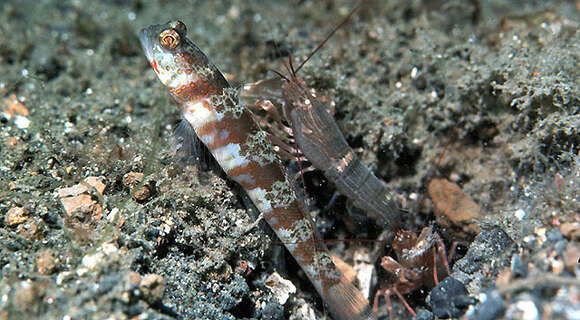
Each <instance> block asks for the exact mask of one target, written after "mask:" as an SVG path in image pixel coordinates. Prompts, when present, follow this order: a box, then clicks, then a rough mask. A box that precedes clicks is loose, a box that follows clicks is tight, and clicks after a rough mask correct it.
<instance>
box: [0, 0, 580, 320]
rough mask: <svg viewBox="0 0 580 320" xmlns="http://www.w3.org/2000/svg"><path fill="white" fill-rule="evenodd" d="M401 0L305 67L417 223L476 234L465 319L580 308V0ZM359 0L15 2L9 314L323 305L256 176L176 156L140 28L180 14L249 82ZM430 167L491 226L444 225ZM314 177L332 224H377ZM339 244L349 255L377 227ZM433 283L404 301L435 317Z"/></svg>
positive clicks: (91, 315) (0, 37) (2, 265)
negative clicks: (282, 236) (264, 211)
mask: <svg viewBox="0 0 580 320" xmlns="http://www.w3.org/2000/svg"><path fill="white" fill-rule="evenodd" d="M401 3H405V4H400V3H398V2H397V1H379V0H377V1H366V2H365V4H363V6H362V8H361V9H360V10H359V12H357V13H356V14H355V15H354V17H353V18H352V20H351V22H349V23H348V24H346V26H345V27H343V28H342V29H341V30H339V31H338V32H337V34H336V35H335V36H334V37H333V38H332V39H331V40H330V41H329V42H328V43H327V45H326V47H325V48H324V49H323V50H322V51H321V52H319V53H318V54H317V55H316V56H315V57H314V58H313V59H312V60H311V61H310V62H309V63H308V64H307V65H306V67H305V68H304V69H303V70H301V71H300V75H301V76H303V77H304V78H305V80H306V82H307V83H308V85H309V86H311V87H312V88H315V89H317V90H318V93H319V95H325V96H327V97H328V99H332V100H333V101H334V102H335V104H336V111H335V113H334V117H335V119H336V120H337V122H338V124H339V126H340V127H341V129H342V131H343V132H344V134H345V136H346V138H347V140H348V142H349V143H350V144H351V146H352V147H353V148H355V150H357V151H359V152H360V156H361V159H362V160H363V162H364V163H365V164H367V165H368V166H369V167H371V168H372V169H373V170H374V171H375V173H376V174H377V176H378V177H380V178H381V179H383V180H384V181H385V182H387V183H388V184H389V186H390V187H392V188H393V189H394V190H395V191H396V193H397V199H398V201H399V202H400V203H401V204H403V205H404V207H405V209H406V214H405V215H404V220H403V221H401V225H402V226H403V227H405V228H406V229H410V230H414V231H419V230H420V229H421V228H422V227H424V226H426V225H429V224H430V223H434V225H435V229H436V230H438V231H439V233H440V234H441V235H442V237H443V238H444V240H445V243H446V244H447V248H449V247H450V245H451V243H452V242H453V241H456V240H462V241H464V242H468V243H469V242H470V241H472V240H473V239H474V238H475V240H474V241H473V242H472V243H471V246H470V248H469V251H468V252H467V253H466V252H459V253H458V255H459V256H458V257H461V256H464V258H463V259H461V260H459V261H457V262H455V261H456V260H457V257H456V258H455V259H454V260H453V261H454V262H455V264H454V267H453V272H452V273H453V277H454V278H456V279H457V280H459V281H460V282H461V283H463V284H464V285H465V287H466V289H467V291H468V293H469V294H470V296H471V297H473V298H475V299H474V300H473V301H472V302H473V303H475V305H474V306H472V307H470V308H469V310H468V311H467V314H466V316H467V317H468V318H477V319H493V318H495V317H500V318H508V319H524V318H525V319H541V318H559V319H578V318H580V302H579V301H580V283H579V280H578V278H579V277H580V270H579V267H578V264H577V259H578V256H579V255H580V244H579V243H578V239H579V238H580V226H579V225H578V221H579V215H580V204H579V200H580V192H579V187H578V184H580V174H579V170H580V157H579V152H580V151H579V150H580V136H579V135H578V129H577V128H578V127H580V115H579V110H580V99H579V93H580V88H579V81H578V80H579V74H580V73H579V71H578V70H579V68H578V60H579V55H580V31H579V23H580V14H579V11H580V2H577V1H551V2H545V1H490V2H478V1H459V0H458V1H410V3H412V4H407V2H403V1H401ZM353 5H354V4H353V3H352V2H346V1H288V2H284V1H280V2H277V1H252V2H251V3H250V2H249V1H215V2H214V1H138V0H135V1H113V0H108V1H100V2H97V1H56V0H47V1H2V2H0V109H1V110H2V112H3V113H2V114H1V115H0V131H1V135H0V176H1V180H0V250H1V251H0V318H2V319H28V318H39V319H128V318H133V317H136V318H139V319H166V318H179V319H195V318H197V319H237V318H256V319H284V318H290V319H309V318H308V317H309V316H308V314H309V312H310V313H311V315H310V316H311V317H312V316H314V314H315V315H316V318H324V317H325V314H326V313H325V310H324V307H323V305H322V304H321V302H320V299H319V298H318V296H317V294H316V293H315V291H314V289H313V287H312V286H311V285H310V284H309V283H308V280H307V279H306V278H305V276H304V275H303V274H302V273H301V272H300V271H299V268H298V267H297V265H296V264H295V262H294V261H293V260H292V258H291V257H290V256H289V255H288V254H286V253H285V251H284V249H283V247H282V246H280V245H279V244H276V243H275V241H277V239H276V237H275V236H274V235H273V233H272V232H271V230H270V229H269V227H268V226H267V224H265V223H264V222H261V223H259V224H257V225H256V226H255V227H253V228H252V223H253V222H254V221H255V219H256V217H257V215H258V213H257V211H256V209H255V208H254V207H252V206H251V205H249V204H248V203H249V201H248V199H247V198H246V197H245V195H244V193H243V190H241V189H240V188H239V187H237V186H236V185H235V184H234V183H232V182H230V181H228V180H227V179H225V178H224V176H223V175H220V173H219V172H217V171H201V172H200V171H198V170H197V168H196V167H195V166H186V165H183V164H181V163H179V162H176V161H175V160H174V155H173V154H174V150H173V146H174V145H175V142H174V138H173V130H174V128H175V127H176V125H177V123H178V122H179V120H180V115H179V114H178V111H177V108H176V107H175V106H174V105H173V104H172V102H171V101H170V99H169V95H168V94H167V92H166V89H165V88H164V87H163V86H162V84H161V83H159V81H158V80H157V79H156V76H155V75H154V73H153V71H152V70H150V67H149V65H148V64H147V62H146V59H145V57H144V56H143V53H142V51H141V48H140V44H139V41H138V38H137V32H138V31H139V29H140V28H142V27H144V26H147V25H149V24H153V23H160V22H166V21H168V20H174V19H181V20H182V21H184V22H185V24H186V25H187V27H188V35H189V37H190V38H192V39H193V40H194V41H195V42H196V43H197V44H198V45H199V47H200V48H202V49H203V50H204V51H205V52H206V54H207V55H208V56H209V57H210V58H211V59H212V60H213V62H214V63H215V64H216V65H217V66H218V68H219V69H220V70H221V71H222V72H223V73H224V74H226V75H227V76H228V78H229V79H231V80H232V83H233V84H235V85H240V84H242V83H247V82H253V81H257V80H260V79H264V78H266V77H271V76H273V73H271V72H269V71H268V70H269V69H275V70H283V65H282V62H281V60H280V59H277V58H276V56H277V55H282V56H284V57H283V58H282V59H283V60H286V59H287V54H288V53H290V54H291V55H292V57H294V58H295V61H299V60H302V59H303V58H304V57H305V55H306V54H308V53H309V52H310V51H311V50H312V49H313V48H314V47H315V46H316V45H317V43H318V42H319V41H320V39H322V38H323V37H324V35H325V34H326V33H327V32H329V31H330V29H331V28H332V27H333V26H334V25H336V24H337V23H338V22H339V21H340V19H341V18H342V17H343V16H345V15H346V14H347V13H348V11H349V10H350V8H351V7H352V6H353ZM15 99H16V100H17V101H15ZM129 173H143V174H144V178H142V179H141V183H139V182H136V183H133V184H131V183H130V181H128V180H129V179H128V177H127V176H126V175H127V174H129ZM133 175H134V174H133ZM87 177H99V179H100V181H101V183H103V184H104V185H106V188H105V189H104V191H100V190H99V188H98V187H97V186H95V188H92V187H91V184H88V183H87V182H83V181H85V180H86V178H87ZM124 177H125V179H124ZM433 178H444V179H447V180H450V181H453V182H454V183H456V184H457V185H458V186H459V187H460V188H461V190H462V192H463V193H464V194H465V195H466V196H467V197H469V198H471V199H473V201H475V203H477V205H478V206H479V210H480V218H479V219H478V221H477V226H478V227H479V228H480V230H482V232H481V233H480V234H479V235H478V236H477V237H474V236H475V235H474V234H469V233H466V232H463V231H465V228H462V227H461V226H459V227H458V226H449V225H444V224H442V223H437V222H435V215H434V206H433V202H432V201H431V200H430V198H429V195H428V194H427V185H428V183H429V182H430V181H431V179H433ZM89 180H90V179H89ZM90 181H92V180H90ZM305 181H306V185H307V191H306V192H307V194H308V197H309V199H310V205H311V209H310V211H311V212H312V213H313V214H315V215H316V221H317V224H318V227H319V229H320V231H321V233H322V234H323V235H324V237H325V238H329V239H337V238H355V237H357V238H364V239H369V238H370V239H374V238H376V237H377V235H378V233H379V232H378V230H374V228H372V226H370V227H369V228H362V227H360V228H359V227H353V224H352V220H353V219H352V218H351V215H350V214H349V213H351V214H352V212H353V211H354V210H350V206H349V205H348V202H347V201H346V199H344V198H342V197H339V198H338V200H337V201H336V202H335V204H334V205H333V206H332V207H331V209H330V210H326V211H322V210H321V209H322V208H324V207H325V206H326V205H327V204H328V202H329V201H330V198H331V197H332V194H333V192H334V189H333V186H332V184H331V183H329V182H328V181H326V179H324V177H323V175H322V174H321V173H320V172H312V173H308V174H306V175H305ZM79 184H80V186H77V188H83V186H84V188H85V190H84V191H83V190H81V192H80V193H78V194H75V193H74V192H73V194H71V195H70V196H69V197H68V200H62V199H61V197H62V198H67V197H64V196H63V195H62V193H63V192H65V191H66V189H64V188H67V187H71V186H75V185H79ZM87 186H88V187H87ZM59 190H60V192H61V193H60V194H59ZM63 190H64V191H63ZM135 192H137V194H136V195H137V198H138V199H136V198H135V197H133V195H132V193H135ZM70 198H73V199H75V200H71V199H70ZM77 200H78V201H79V202H80V203H81V208H80V209H79V210H77V211H76V212H67V210H65V207H64V203H63V201H64V202H66V201H77ZM75 203H76V202H75ZM367 225H368V223H367ZM361 230H363V231H361ZM330 247H331V249H332V251H333V252H334V253H336V254H337V255H338V256H341V257H342V258H343V259H344V260H346V261H347V262H349V263H351V264H352V262H353V261H352V252H353V251H354V250H355V249H360V248H361V247H362V248H364V247H366V248H368V249H372V248H373V247H374V244H372V243H368V242H367V243H357V242H346V243H345V242H339V243H333V244H332V245H330ZM387 249H388V247H386V248H384V249H382V252H381V254H387V253H389V250H387ZM460 251H461V250H460ZM463 251H465V250H463ZM240 262H242V264H243V263H248V264H249V269H250V271H251V272H249V274H247V273H245V272H244V271H243V270H242V269H243V268H242V269H240V267H239V263H240ZM274 271H277V272H278V273H280V274H281V275H282V277H284V278H286V279H289V280H290V281H292V283H293V285H295V286H296V287H297V288H298V289H297V292H296V293H295V294H291V295H290V299H288V301H287V302H286V303H285V304H284V305H281V304H280V302H279V301H278V300H277V295H276V294H273V293H272V291H271V290H270V289H268V288H267V287H266V286H265V279H266V278H267V277H268V276H269V275H271V274H272V273H273V272H274ZM383 276H384V273H379V282H384V280H385V279H383V278H384V277H383ZM538 279H541V280H538ZM425 297H426V292H424V293H421V292H418V293H417V292H415V293H413V294H412V295H410V296H408V299H409V301H410V303H411V305H412V306H413V307H415V308H419V309H421V308H424V309H426V310H423V311H422V312H421V316H424V317H427V318H428V317H430V316H431V313H430V312H429V311H430V310H431V309H430V308H429V305H428V304H427V303H426V302H425V301H424V300H425ZM394 304H395V308H394V309H395V312H396V313H397V314H396V316H397V317H398V318H407V317H410V315H409V313H407V312H406V311H405V310H404V308H402V307H401V306H402V305H401V304H400V303H399V301H398V300H397V299H394ZM380 308H381V314H383V318H385V315H384V310H385V306H384V305H383V300H382V299H381V305H380ZM524 310H525V311H524ZM312 312H314V313H312ZM534 312H535V313H534ZM326 317H327V318H328V317H329V316H327V315H326Z"/></svg>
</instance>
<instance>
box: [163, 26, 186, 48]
mask: <svg viewBox="0 0 580 320" xmlns="http://www.w3.org/2000/svg"><path fill="white" fill-rule="evenodd" d="M159 42H160V43H161V45H162V46H163V47H164V48H166V49H169V50H174V49H175V48H177V47H179V45H180V44H181V36H180V35H179V33H178V32H177V31H176V30H174V29H167V30H164V31H163V32H161V33H160V34H159Z"/></svg>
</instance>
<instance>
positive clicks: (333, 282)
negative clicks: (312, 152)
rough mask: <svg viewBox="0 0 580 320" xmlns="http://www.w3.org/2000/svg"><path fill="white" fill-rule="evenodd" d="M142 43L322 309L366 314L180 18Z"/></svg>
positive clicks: (261, 136)
mask: <svg viewBox="0 0 580 320" xmlns="http://www.w3.org/2000/svg"><path fill="white" fill-rule="evenodd" d="M140 40H141V44H142V46H143V49H144V51H145V55H146V56H147V59H148V61H149V64H150V65H151V67H152V68H153V70H154V71H155V73H156V74H157V76H158V78H159V80H161V82H162V83H163V84H164V85H165V86H166V87H168V90H169V93H170V95H171V97H172V98H173V100H174V101H175V103H176V104H177V106H178V107H179V108H180V111H181V112H182V114H183V118H184V121H185V123H187V125H188V126H190V127H191V129H192V130H190V131H191V133H192V134H195V135H196V136H197V137H198V138H199V140H201V142H203V144H205V146H206V147H207V148H208V150H209V151H210V153H211V154H212V155H213V157H214V158H215V160H216V161H217V162H218V163H219V165H220V166H221V167H222V169H223V170H224V171H225V173H226V174H227V175H228V177H229V178H230V179H232V180H234V181H235V182H237V183H239V184H240V185H241V186H242V187H243V188H244V190H245V191H246V193H247V194H248V196H249V198H250V199H251V200H252V202H253V203H254V204H255V205H256V207H257V208H258V209H259V210H260V212H261V214H262V215H263V217H264V219H265V220H266V221H267V222H268V224H269V225H270V226H271V227H272V229H273V230H274V231H275V233H276V234H277V236H278V237H279V238H280V240H281V241H282V242H283V243H284V244H285V246H286V248H287V249H288V251H290V253H291V254H292V256H293V257H294V259H296V261H297V262H298V264H299V265H300V267H301V268H302V269H303V270H304V272H305V273H306V274H307V276H308V278H309V279H310V281H311V282H312V284H313V285H314V287H315V288H316V290H317V291H318V293H319V294H320V296H321V297H322V299H323V301H324V302H325V303H326V305H327V306H328V309H329V310H330V313H331V314H332V316H333V317H334V318H335V319H341V320H342V319H344V320H346V319H372V312H371V309H370V306H369V303H368V300H367V299H366V298H365V297H364V296H363V294H362V293H361V292H360V290H358V289H357V288H356V287H355V286H354V285H353V284H352V283H351V282H349V281H348V280H347V279H346V278H345V277H344V275H343V274H342V273H341V272H340V271H339V269H338V268H337V267H336V265H335V264H334V262H333V261H332V259H331V257H330V254H329V252H328V250H327V249H326V247H325V246H324V244H323V243H322V242H320V241H316V239H315V234H316V232H315V230H314V226H313V224H312V222H311V220H310V219H308V218H307V215H306V214H305V212H304V211H303V208H302V204H301V202H300V200H299V199H298V197H297V195H296V191H295V190H294V187H293V185H292V184H291V183H290V180H289V178H288V176H287V174H286V172H285V170H284V167H283V166H282V163H281V161H280V158H279V156H278V154H277V153H276V152H275V151H274V150H273V147H272V145H271V143H270V140H269V138H268V136H267V134H266V133H265V132H264V131H262V130H261V129H260V127H259V125H258V124H257V123H256V121H255V120H254V117H253V115H252V113H251V112H250V111H249V110H248V109H246V108H245V107H244V105H243V104H241V103H240V101H239V98H238V91H237V90H236V89H234V88H232V87H231V86H230V84H229V83H228V82H227V80H226V79H225V78H224V76H223V75H222V74H221V72H220V71H219V70H218V69H217V68H216V67H215V66H214V65H212V64H211V63H210V62H209V59H208V58H207V56H206V55H205V54H204V53H203V52H202V51H201V50H200V49H199V48H198V47H197V46H196V45H195V44H194V43H193V42H192V41H191V40H189V39H188V38H186V27H185V24H183V22H181V21H174V22H168V23H166V24H158V25H151V26H149V27H147V28H144V29H143V30H141V33H140Z"/></svg>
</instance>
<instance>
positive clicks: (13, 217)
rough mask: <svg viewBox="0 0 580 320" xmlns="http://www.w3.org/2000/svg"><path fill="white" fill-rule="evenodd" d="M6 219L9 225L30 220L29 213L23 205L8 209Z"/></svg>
mask: <svg viewBox="0 0 580 320" xmlns="http://www.w3.org/2000/svg"><path fill="white" fill-rule="evenodd" d="M4 220H5V221H6V224H7V225H9V226H11V227H13V226H16V225H19V224H21V223H24V222H26V220H28V213H27V212H26V210H25V209H24V208H22V207H13V208H10V210H8V212H7V213H6V216H5V217H4Z"/></svg>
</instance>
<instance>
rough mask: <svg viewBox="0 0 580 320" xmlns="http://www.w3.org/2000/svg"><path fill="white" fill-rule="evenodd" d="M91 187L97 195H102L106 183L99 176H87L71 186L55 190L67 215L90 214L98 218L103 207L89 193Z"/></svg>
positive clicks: (101, 213)
mask: <svg viewBox="0 0 580 320" xmlns="http://www.w3.org/2000/svg"><path fill="white" fill-rule="evenodd" d="M92 188H94V191H96V194H97V195H98V196H102V195H103V192H104V191H105V188H106V185H105V184H104V183H103V182H102V179H101V178H98V177H88V178H86V179H85V180H84V181H82V182H81V183H79V184H76V185H74V186H72V187H68V188H61V189H58V190H57V194H58V197H59V198H60V202H61V204H62V206H63V207H64V210H65V212H66V214H67V215H68V216H69V217H73V216H75V215H77V216H84V215H86V214H91V215H92V217H93V219H94V220H100V219H101V217H102V215H103V208H102V207H101V205H100V204H99V202H98V201H96V200H95V199H93V197H92V195H91V191H92Z"/></svg>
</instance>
